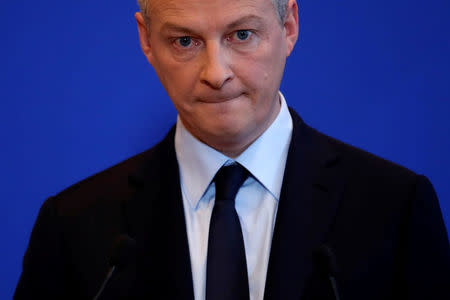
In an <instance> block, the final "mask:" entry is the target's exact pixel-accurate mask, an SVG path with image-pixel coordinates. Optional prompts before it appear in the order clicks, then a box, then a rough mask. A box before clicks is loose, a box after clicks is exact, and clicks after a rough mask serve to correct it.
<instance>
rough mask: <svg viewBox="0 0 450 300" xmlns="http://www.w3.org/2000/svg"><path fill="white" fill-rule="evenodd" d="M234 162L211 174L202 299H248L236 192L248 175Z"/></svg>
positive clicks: (245, 264) (245, 266)
mask: <svg viewBox="0 0 450 300" xmlns="http://www.w3.org/2000/svg"><path fill="white" fill-rule="evenodd" d="M248 175H249V174H248V171H247V170H246V169H245V168H244V167H242V166H241V165H238V164H233V165H230V166H223V167H222V168H221V169H220V170H219V171H218V172H217V174H216V176H215V177H214V182H215V185H216V201H215V204H214V208H213V212H212V215H211V223H210V225H209V239H208V260H207V266H206V300H249V299H250V297H249V289H248V275H247V263H246V260H245V248H244V239H243V237H242V230H241V224H240V222H239V217H238V215H237V213H236V209H235V208H234V200H235V198H236V194H237V192H238V190H239V188H240V187H241V185H242V184H243V183H244V181H245V179H247V177H248Z"/></svg>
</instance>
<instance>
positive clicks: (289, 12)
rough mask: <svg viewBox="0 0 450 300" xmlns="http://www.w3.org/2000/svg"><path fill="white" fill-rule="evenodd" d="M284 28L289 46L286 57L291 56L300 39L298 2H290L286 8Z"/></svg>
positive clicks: (290, 0)
mask: <svg viewBox="0 0 450 300" xmlns="http://www.w3.org/2000/svg"><path fill="white" fill-rule="evenodd" d="M283 26H284V31H285V38H286V45H287V47H286V56H289V55H290V54H291V52H292V50H293V49H294V46H295V43H296V42H297V38H298V7H297V1H296V0H289V2H288V4H287V6H286V16H285V18H284V25H283Z"/></svg>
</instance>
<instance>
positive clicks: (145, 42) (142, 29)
mask: <svg viewBox="0 0 450 300" xmlns="http://www.w3.org/2000/svg"><path fill="white" fill-rule="evenodd" d="M134 17H135V18H136V22H137V27H138V32H139V41H140V43H141V49H142V52H144V55H145V57H147V60H148V62H149V63H150V64H152V47H151V45H150V38H149V32H148V27H147V24H146V22H145V20H144V16H143V15H142V14H141V13H140V12H137V13H136V14H135V15H134Z"/></svg>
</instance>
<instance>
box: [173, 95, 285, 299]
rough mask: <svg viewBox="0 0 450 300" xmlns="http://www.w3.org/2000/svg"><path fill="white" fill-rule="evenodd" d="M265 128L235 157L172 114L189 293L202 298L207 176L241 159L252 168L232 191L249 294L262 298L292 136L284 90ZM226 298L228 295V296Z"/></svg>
mask: <svg viewBox="0 0 450 300" xmlns="http://www.w3.org/2000/svg"><path fill="white" fill-rule="evenodd" d="M279 94H280V102H281V109H280V112H279V113H278V115H277V117H276V119H275V120H274V121H273V123H272V124H271V125H270V127H269V128H267V129H266V131H265V132H264V133H263V134H262V135H261V136H260V137H259V138H258V139H256V140H255V141H254V142H253V143H252V144H251V145H250V146H249V147H248V148H247V149H246V150H245V151H244V152H243V153H242V154H241V155H239V156H238V157H237V158H235V159H234V160H233V159H231V158H229V157H227V156H225V155H224V154H222V153H220V152H218V151H217V150H215V149H213V148H211V147H209V146H208V145H206V144H204V143H202V142H200V141H199V140H198V139H196V138H195V137H194V136H192V135H191V134H190V133H189V132H188V131H187V130H186V128H185V127H184V126H183V123H182V122H181V120H180V118H178V120H177V125H176V132H175V151H176V155H177V159H178V163H179V171H180V181H181V182H180V183H181V191H182V197H183V206H184V214H185V219H186V229H187V236H188V243H189V252H190V259H191V268H192V278H193V286H194V295H195V299H196V300H204V299H205V289H206V261H207V254H208V235H209V222H210V219H211V213H212V209H213V207H214V200H215V199H214V196H215V186H214V182H211V181H212V179H213V178H214V175H215V174H216V172H217V171H218V170H219V169H220V168H221V167H222V165H224V164H230V163H233V162H234V161H236V162H238V163H240V164H241V165H243V166H244V167H245V168H247V170H248V171H250V173H251V174H252V176H253V177H249V178H248V179H247V180H246V181H245V182H244V184H243V185H242V187H241V188H240V190H239V192H238V194H237V196H236V204H235V205H236V211H237V213H238V215H239V220H240V222H241V226H242V233H243V237H244V245H245V255H246V259H247V269H248V277H249V289H250V299H251V300H262V299H263V297H264V287H265V283H266V274H267V266H268V262H269V254H270V245H271V242H272V234H273V228H274V225H275V216H276V213H277V208H278V201H279V199H280V192H281V185H282V182H283V175H284V168H285V165H286V159H287V154H288V149H289V144H290V141H291V136H292V118H291V115H290V113H289V110H288V108H287V104H286V101H285V99H284V97H283V95H282V94H281V92H280V93H279ZM230 300H231V299H230Z"/></svg>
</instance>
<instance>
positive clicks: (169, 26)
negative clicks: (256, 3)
mask: <svg viewBox="0 0 450 300" xmlns="http://www.w3.org/2000/svg"><path fill="white" fill-rule="evenodd" d="M252 22H254V23H256V24H257V25H261V24H263V18H262V17H260V16H256V15H246V16H244V17H242V18H239V19H237V20H236V21H233V22H231V23H230V24H227V25H226V29H227V30H229V29H231V28H236V27H239V26H242V25H244V24H247V23H252ZM161 31H177V32H183V33H187V34H195V31H194V30H192V29H190V28H188V27H185V26H183V25H179V24H176V23H170V22H166V23H164V24H163V25H162V27H161Z"/></svg>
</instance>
